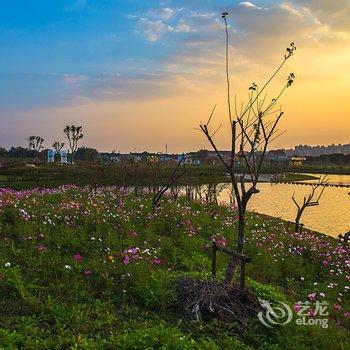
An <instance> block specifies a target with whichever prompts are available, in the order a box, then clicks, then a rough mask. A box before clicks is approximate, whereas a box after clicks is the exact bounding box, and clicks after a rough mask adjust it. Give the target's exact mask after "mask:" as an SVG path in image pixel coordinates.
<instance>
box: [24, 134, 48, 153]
mask: <svg viewBox="0 0 350 350" xmlns="http://www.w3.org/2000/svg"><path fill="white" fill-rule="evenodd" d="M27 142H28V148H29V149H30V150H31V151H35V152H40V151H41V150H42V149H43V148H44V147H43V143H44V139H43V138H42V137H41V136H29V137H28V138H27Z"/></svg>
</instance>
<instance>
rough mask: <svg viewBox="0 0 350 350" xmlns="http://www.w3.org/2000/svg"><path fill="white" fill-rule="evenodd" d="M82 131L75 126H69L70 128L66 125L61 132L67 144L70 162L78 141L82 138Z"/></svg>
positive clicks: (79, 127)
mask: <svg viewBox="0 0 350 350" xmlns="http://www.w3.org/2000/svg"><path fill="white" fill-rule="evenodd" d="M82 131H83V127H82V126H76V125H71V126H69V125H67V126H66V127H65V128H64V130H63V132H64V133H65V134H66V137H67V139H68V142H69V148H70V151H71V158H72V160H73V156H74V153H75V152H76V150H77V149H78V142H79V140H80V139H82V138H83V137H84V135H83V133H82Z"/></svg>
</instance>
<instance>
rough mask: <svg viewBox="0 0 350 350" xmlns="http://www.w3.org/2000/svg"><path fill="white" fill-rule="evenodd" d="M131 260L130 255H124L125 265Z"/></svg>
mask: <svg viewBox="0 0 350 350" xmlns="http://www.w3.org/2000/svg"><path fill="white" fill-rule="evenodd" d="M129 262H130V258H129V255H125V256H124V260H123V263H124V264H125V265H127V264H129Z"/></svg>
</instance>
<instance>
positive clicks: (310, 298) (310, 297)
mask: <svg viewBox="0 0 350 350" xmlns="http://www.w3.org/2000/svg"><path fill="white" fill-rule="evenodd" d="M308 298H309V300H310V301H315V300H316V293H310V294H309V295H308Z"/></svg>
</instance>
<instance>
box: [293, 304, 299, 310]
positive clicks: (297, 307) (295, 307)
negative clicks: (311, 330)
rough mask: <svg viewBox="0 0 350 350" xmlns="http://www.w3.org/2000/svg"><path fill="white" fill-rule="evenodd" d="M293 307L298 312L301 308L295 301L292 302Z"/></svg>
mask: <svg viewBox="0 0 350 350" xmlns="http://www.w3.org/2000/svg"><path fill="white" fill-rule="evenodd" d="M293 308H294V310H295V311H296V312H299V311H300V310H301V305H300V304H299V303H296V304H294V306H293Z"/></svg>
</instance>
